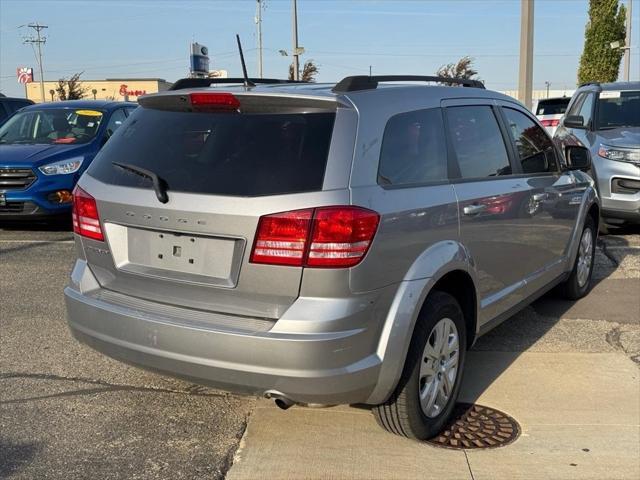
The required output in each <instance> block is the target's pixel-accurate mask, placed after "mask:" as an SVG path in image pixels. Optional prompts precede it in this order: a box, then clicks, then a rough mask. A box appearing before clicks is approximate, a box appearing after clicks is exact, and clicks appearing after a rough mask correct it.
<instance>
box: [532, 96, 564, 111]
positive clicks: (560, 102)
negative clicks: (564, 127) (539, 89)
mask: <svg viewBox="0 0 640 480" xmlns="http://www.w3.org/2000/svg"><path fill="white" fill-rule="evenodd" d="M569 100H570V99H569V98H557V99H553V100H540V101H539V102H538V107H537V108H536V115H562V114H563V113H564V112H566V111H567V105H569Z"/></svg>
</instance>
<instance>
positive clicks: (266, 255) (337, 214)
mask: <svg viewBox="0 0 640 480" xmlns="http://www.w3.org/2000/svg"><path fill="white" fill-rule="evenodd" d="M379 220H380V216H379V215H378V214H377V213H376V212H373V211H371V210H367V209H365V208H360V207H349V206H345V207H321V208H316V209H312V208H308V209H304V210H294V211H291V212H283V213H276V214H273V215H265V216H264V217H261V218H260V222H259V223H258V229H257V232H256V240H255V243H254V246H253V250H252V252H251V260H250V261H251V263H264V264H270V265H292V266H298V267H316V268H317V267H320V268H346V267H353V266H354V265H357V264H358V263H360V261H362V259H363V258H364V256H365V254H366V253H367V251H368V249H369V246H370V245H371V242H372V241H373V237H374V235H375V234H376V230H377V228H378V222H379Z"/></svg>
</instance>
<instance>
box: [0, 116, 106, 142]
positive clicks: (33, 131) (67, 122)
mask: <svg viewBox="0 0 640 480" xmlns="http://www.w3.org/2000/svg"><path fill="white" fill-rule="evenodd" d="M102 117H103V113H102V112H100V111H98V110H86V109H68V108H46V109H41V110H34V109H30V110H27V111H24V112H20V113H17V114H16V115H14V116H13V117H11V118H10V119H9V120H8V121H7V123H5V124H4V125H3V126H2V127H0V144H10V145H15V144H74V145H76V144H82V143H88V142H90V141H91V140H92V139H93V138H94V137H95V136H96V134H97V133H98V129H99V128H100V123H101V122H102Z"/></svg>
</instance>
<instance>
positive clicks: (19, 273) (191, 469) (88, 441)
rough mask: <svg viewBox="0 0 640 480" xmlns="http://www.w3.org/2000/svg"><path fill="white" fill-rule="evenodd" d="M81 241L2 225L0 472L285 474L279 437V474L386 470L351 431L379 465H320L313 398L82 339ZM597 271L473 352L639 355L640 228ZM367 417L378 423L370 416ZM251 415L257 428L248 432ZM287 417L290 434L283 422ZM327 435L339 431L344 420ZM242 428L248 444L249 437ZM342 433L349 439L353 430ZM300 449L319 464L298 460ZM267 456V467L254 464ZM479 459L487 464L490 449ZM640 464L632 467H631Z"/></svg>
mask: <svg viewBox="0 0 640 480" xmlns="http://www.w3.org/2000/svg"><path fill="white" fill-rule="evenodd" d="M73 250H74V246H73V242H72V234H71V233H70V232H69V231H68V229H67V226H66V225H55V226H49V227H45V226H36V227H31V228H29V229H25V228H24V227H22V226H6V225H5V226H1V225H0V265H1V269H0V478H15V479H34V478H38V479H62V478H64V479H80V478H100V479H116V478H117V479H120V478H128V479H129V478H130V479H181V478H184V479H196V478H214V479H216V478H224V477H225V476H226V475H227V473H229V477H230V478H252V475H253V478H264V477H265V476H267V475H268V476H271V477H272V478H278V475H274V472H273V471H269V470H268V468H269V465H268V464H267V465H265V462H264V458H262V457H260V456H259V454H260V452H267V453H269V454H270V455H271V456H272V458H276V457H275V455H277V451H278V450H281V451H283V452H284V453H283V455H284V454H286V455H287V457H288V458H289V460H288V463H289V464H290V465H289V466H290V467H291V468H289V469H288V467H287V465H285V464H284V463H280V464H277V465H276V466H275V467H273V468H277V470H276V472H279V473H281V477H282V478H296V477H297V478H300V475H304V476H306V477H313V476H314V473H313V472H323V471H324V472H325V473H326V472H334V473H335V472H337V473H335V474H334V473H331V474H329V473H327V474H326V477H325V478H328V477H335V478H337V477H341V476H351V477H352V478H364V477H365V476H366V475H365V473H366V472H369V478H375V477H376V476H377V475H378V474H379V475H380V477H381V478H382V477H383V476H385V475H383V472H384V471H383V470H379V471H378V472H375V471H372V470H371V469H370V468H371V465H372V463H371V461H372V459H371V458H368V456H367V454H366V451H364V450H359V449H360V446H359V445H354V444H350V445H349V447H350V449H351V451H352V452H355V453H354V455H355V456H354V457H342V458H344V459H345V461H347V460H348V461H350V462H354V461H355V462H356V463H358V462H359V463H361V464H362V465H361V466H362V467H363V468H364V466H366V465H369V470H360V469H359V464H356V465H350V466H349V468H348V469H344V468H343V469H342V470H336V471H334V470H327V468H330V467H329V466H327V465H323V463H322V458H324V457H319V456H315V457H314V451H315V450H314V448H315V447H318V452H321V448H319V447H320V446H321V444H322V442H323V435H328V433H327V432H329V433H331V432H332V430H331V427H329V426H326V425H322V422H315V423H314V421H313V420H312V419H311V417H305V416H306V415H314V414H312V413H305V412H307V411H306V410H305V409H301V408H297V407H295V408H293V409H291V411H288V412H279V411H275V410H274V409H273V407H271V406H270V405H267V404H265V403H264V402H261V401H256V400H255V399H251V398H243V397H238V396H235V395H230V394H227V393H224V392H219V391H215V390H212V389H208V388H204V387H200V386H197V385H192V384H189V383H185V382H182V381H179V380H174V379H171V378H165V377H162V376H159V375H155V374H152V373H148V372H145V371H141V370H138V369H136V368H133V367H129V366H126V365H123V364H120V363H118V362H115V361H112V360H110V359H108V358H105V357H103V356H101V355H99V354H97V353H95V352H93V351H92V350H90V349H89V348H86V347H84V346H82V345H80V344H78V343H77V342H76V341H74V340H73V339H72V337H71V335H70V334H69V332H68V330H67V327H66V325H65V323H64V318H65V312H64V303H63V298H62V288H63V286H64V285H65V284H66V282H67V275H68V273H69V271H70V269H71V266H72V263H73V260H74V251H73ZM595 278H596V282H597V284H596V286H595V287H594V289H593V291H592V292H591V294H590V295H589V296H588V297H587V298H585V299H583V300H581V301H580V302H577V303H573V302H565V301H561V300H559V299H557V298H554V297H553V296H551V295H550V296H547V297H545V298H542V299H540V300H539V301H537V302H536V303H535V304H533V305H532V306H531V307H529V308H527V309H525V310H524V311H523V312H521V313H520V314H518V315H516V316H515V317H513V318H512V319H510V320H509V321H507V322H505V323H504V324H503V325H501V326H500V327H498V328H497V329H496V330H494V331H493V332H491V333H490V334H488V335H487V336H486V337H484V338H483V339H481V340H480V341H479V342H478V344H477V345H476V346H475V348H474V353H473V355H474V356H475V358H477V359H479V362H482V361H484V360H486V359H487V358H489V357H491V355H496V354H501V353H509V352H516V353H518V354H520V353H522V352H534V353H535V352H545V353H548V354H549V355H551V357H545V358H547V359H551V360H553V359H555V358H556V357H554V355H558V357H557V358H558V359H560V356H559V355H560V354H561V353H563V352H580V353H589V352H593V353H601V354H603V355H616V357H615V358H620V359H621V360H620V361H622V362H633V364H635V367H636V368H637V366H638V365H640V326H639V321H640V230H639V229H635V230H627V231H624V232H620V234H616V235H610V236H607V237H603V238H602V239H601V241H600V244H599V249H598V255H597V263H596V270H595ZM603 358H605V357H603ZM607 358H608V357H607ZM559 361H560V360H559ZM625 365H627V364H626V363H625ZM629 365H632V363H629ZM625 368H626V367H625ZM634 378H635V380H634V381H635V382H636V383H635V384H631V389H632V390H631V391H632V392H633V388H634V385H637V382H638V376H637V375H635V377H634ZM472 389H473V388H472V387H471V386H470V387H469V388H468V390H467V392H466V394H467V395H472V393H473V395H472V396H473V397H474V398H478V397H480V398H483V397H482V392H481V391H474V392H471V390H472ZM636 391H637V397H636V398H635V402H636V403H640V391H638V390H636ZM486 398H487V399H488V400H489V401H491V400H492V398H491V397H486ZM561 400H562V397H560V401H561ZM493 401H494V402H497V403H499V401H497V400H495V398H494V399H493ZM630 401H631V402H632V403H633V401H634V399H633V398H631V399H630ZM497 406H500V405H497ZM352 410H353V409H352ZM364 413H368V412H364ZM329 414H330V413H329ZM283 415H284V416H285V417H283ZM296 415H297V416H296ZM520 416H521V417H523V418H524V417H526V416H527V413H522V414H521V415H520ZM285 418H286V420H284V419H285ZM358 418H360V417H358ZM362 418H365V417H362ZM363 421H365V422H366V425H370V418H369V416H366V419H365V420H363ZM252 422H254V424H253V426H252ZM270 422H272V423H270ZM247 424H249V433H250V435H245V430H246V429H247ZM265 425H266V427H265ZM283 425H285V426H286V428H290V429H293V430H291V432H292V438H293V437H295V436H296V435H299V434H300V432H302V431H304V428H307V427H309V425H311V427H309V428H310V430H309V431H310V432H312V431H313V432H315V433H314V435H316V436H315V437H314V436H313V435H311V436H309V438H310V439H311V440H309V441H316V442H318V443H317V445H315V447H314V445H311V446H310V447H309V451H307V450H305V451H301V455H302V456H301V457H298V456H297V455H294V454H292V452H291V451H290V450H288V449H284V448H283V449H279V448H278V446H279V444H280V442H285V439H284V438H283V436H280V435H284V436H286V435H287V432H286V431H282V428H285V427H283ZM278 428H280V429H281V430H280V432H279V435H274V434H273V433H274V432H277V431H278ZM353 428H356V427H353ZM367 428H368V427H367ZM376 428H377V427H376ZM314 429H317V431H316V430H314ZM358 429H360V427H358ZM294 430H297V431H298V432H297V433H295V434H294V432H293V431H294ZM365 430H366V429H365ZM636 430H637V428H636ZM366 431H369V430H366ZM371 431H372V432H374V430H371ZM251 432H253V435H254V436H251ZM270 432H271V433H270ZM339 432H340V431H339ZM360 432H361V433H362V429H360ZM375 432H377V430H376V431H375ZM342 433H344V432H342ZM243 435H245V438H243ZM371 435H377V436H376V438H377V439H381V441H382V442H383V443H385V444H386V445H392V442H394V437H391V436H390V435H388V434H386V433H383V432H382V433H381V434H380V435H378V433H371ZM594 435H595V434H594ZM330 437H331V438H337V437H334V436H333V433H331V435H330ZM296 438H297V437H296ZM354 438H355V437H354ZM630 438H631V442H632V444H631V445H625V446H621V448H627V449H629V448H630V449H631V450H632V451H633V449H635V451H636V452H637V451H638V448H640V444H638V441H637V438H636V437H635V436H633V435H632V436H631V437H630ZM241 439H242V444H243V446H242V448H241V449H240V450H238V445H239V444H240V442H241ZM314 439H315V440H314ZM336 441H337V440H336ZM342 441H343V442H346V443H347V444H348V443H349V442H350V440H349V436H348V435H347V436H343V438H342ZM353 441H355V440H353ZM387 441H388V442H389V443H388V444H387V443H386V442H387ZM633 442H636V444H635V445H634V444H633ZM285 443H286V442H285ZM288 443H290V442H288ZM393 445H395V447H389V448H396V449H403V448H406V449H407V450H406V452H409V451H412V450H411V448H414V446H410V445H409V444H408V443H402V444H399V443H393ZM398 445H400V447H398ZM517 445H518V442H516V444H514V446H513V447H511V446H510V447H504V449H503V451H504V452H508V451H509V449H510V448H515V446H517ZM343 451H346V450H343ZM433 451H436V449H433ZM358 452H359V453H360V455H359V456H358ZM363 452H365V454H363ZM334 453H335V452H334ZM318 455H320V453H318ZM345 455H346V454H345ZM425 455H427V456H428V452H427V453H425ZM234 457H235V461H236V465H234V466H233V467H232V464H233V463H234ZM338 458H341V457H338ZM354 458H357V460H354ZM464 458H465V459H466V463H464V462H462V463H461V464H460V465H458V464H456V463H455V462H452V463H451V469H455V468H462V469H464V470H465V474H469V473H470V472H471V471H472V470H473V468H475V467H474V459H473V458H470V457H469V458H468V457H466V454H465V457H464ZM486 458H489V457H486ZM303 460H304V462H305V463H306V465H305V467H308V468H310V469H311V470H301V469H300V468H301V465H302V463H303ZM256 462H257V463H260V464H261V465H262V466H263V467H264V468H265V469H266V470H260V474H257V472H258V470H256V468H257V467H256V464H257V463H256ZM274 462H275V463H274ZM314 462H315V463H314ZM272 463H274V465H275V464H276V463H277V462H276V461H275V460H274V461H273V462H272ZM333 464H334V466H335V464H336V461H334V462H333ZM314 465H315V466H314ZM567 465H573V464H569V463H568V462H567ZM576 465H578V464H577V463H576ZM343 467H344V465H343ZM230 468H231V471H230V472H229V469H230ZM313 468H316V470H313ZM477 468H478V469H479V470H480V471H481V469H482V465H481V462H480V461H479V460H478V463H477ZM567 468H574V467H567ZM639 468H640V467H639ZM467 469H468V470H469V471H467ZM448 471H449V473H450V475H448V474H447V473H446V472H444V473H443V472H440V475H439V478H467V477H465V476H463V474H462V473H461V471H455V470H448ZM575 471H576V470H573V472H575ZM638 471H640V470H638ZM305 472H306V473H305ZM340 472H342V473H343V474H344V475H340ZM345 472H346V473H345ZM363 472H365V473H363ZM569 472H572V470H569ZM396 473H397V472H396ZM405 473H407V472H405ZM471 473H472V472H471ZM587 473H588V472H587ZM635 473H636V471H635V470H633V469H631V470H630V474H631V475H633V474H635ZM254 474H255V475H254ZM371 475H373V477H371ZM472 476H473V475H472ZM578 476H579V475H576V478H577V477H578ZM319 477H323V475H322V474H321V473H320V474H319ZM391 477H393V475H391ZM391 477H389V478H391ZM410 477H411V475H410V474H409V473H407V474H406V475H403V478H410ZM534 477H535V475H532V476H530V478H534ZM560 477H562V475H559V476H558V478H560ZM475 478H489V477H486V476H485V477H482V475H480V476H476V477H475ZM496 478H497V477H496ZM512 478H515V476H514V477H512ZM568 478H571V477H568ZM584 478H589V477H588V476H585V477H584ZM594 478H596V477H594ZM599 478H605V477H599Z"/></svg>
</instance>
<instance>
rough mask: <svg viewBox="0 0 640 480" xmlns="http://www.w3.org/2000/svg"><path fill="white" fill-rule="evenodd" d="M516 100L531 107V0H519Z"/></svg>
mask: <svg viewBox="0 0 640 480" xmlns="http://www.w3.org/2000/svg"><path fill="white" fill-rule="evenodd" d="M520 2H521V3H520V68H519V70H518V100H520V101H521V102H522V103H524V105H525V107H527V108H528V109H531V106H532V99H531V95H532V93H533V91H532V90H533V89H532V85H533V0H520Z"/></svg>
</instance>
